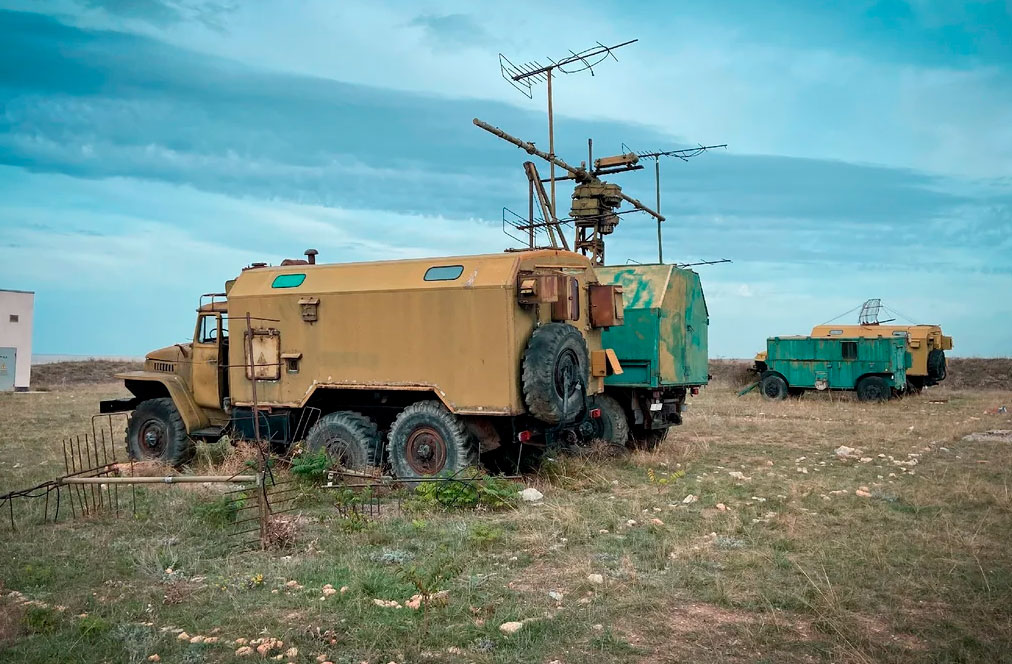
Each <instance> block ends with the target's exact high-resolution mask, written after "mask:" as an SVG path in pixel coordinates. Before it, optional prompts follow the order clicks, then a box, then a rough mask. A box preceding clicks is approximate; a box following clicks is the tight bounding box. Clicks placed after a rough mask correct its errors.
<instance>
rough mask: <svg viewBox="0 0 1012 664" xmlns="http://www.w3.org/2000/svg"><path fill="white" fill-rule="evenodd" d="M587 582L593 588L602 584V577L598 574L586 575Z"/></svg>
mask: <svg viewBox="0 0 1012 664" xmlns="http://www.w3.org/2000/svg"><path fill="white" fill-rule="evenodd" d="M587 580H588V581H590V582H591V583H593V584H594V585H595V586H599V585H601V584H602V583H604V577H603V576H601V575H600V574H588V575H587Z"/></svg>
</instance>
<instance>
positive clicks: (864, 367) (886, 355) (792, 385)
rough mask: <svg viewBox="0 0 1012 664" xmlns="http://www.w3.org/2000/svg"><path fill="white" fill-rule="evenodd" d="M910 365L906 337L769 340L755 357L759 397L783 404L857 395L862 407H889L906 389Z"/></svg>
mask: <svg viewBox="0 0 1012 664" xmlns="http://www.w3.org/2000/svg"><path fill="white" fill-rule="evenodd" d="M911 364H912V360H911V356H910V353H909V352H908V351H907V340H906V339H905V338H903V337H882V338H874V339H868V338H860V337H854V338H849V339H841V338H832V339H826V338H815V337H770V338H769V339H767V340H766V352H765V353H760V354H759V355H757V356H756V360H755V371H756V372H757V373H758V374H759V391H760V392H762V395H763V396H764V397H766V398H767V399H785V398H787V396H788V395H790V394H794V395H800V394H801V393H803V392H804V391H805V390H854V391H856V392H857V398H858V399H860V400H861V401H885V400H887V399H890V398H892V397H894V396H898V395H900V394H901V393H902V392H903V391H904V390H905V389H906V385H907V369H909V368H910V367H911Z"/></svg>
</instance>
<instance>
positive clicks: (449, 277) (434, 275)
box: [423, 265, 464, 281]
mask: <svg viewBox="0 0 1012 664" xmlns="http://www.w3.org/2000/svg"><path fill="white" fill-rule="evenodd" d="M463 273H464V266H463V265H437V266H436V267H430V268H429V269H428V270H426V271H425V276H424V277H423V279H425V281H453V280H454V279H457V278H458V277H460V275H462V274H463Z"/></svg>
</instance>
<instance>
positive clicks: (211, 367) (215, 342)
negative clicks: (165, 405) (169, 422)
mask: <svg viewBox="0 0 1012 664" xmlns="http://www.w3.org/2000/svg"><path fill="white" fill-rule="evenodd" d="M227 334H228V332H227V331H226V330H225V329H224V327H223V325H222V317H221V314H219V313H213V314H201V316H200V318H199V319H197V330H196V333H195V334H194V337H193V353H192V356H193V373H192V374H191V376H192V377H191V380H192V390H193V400H194V401H196V402H197V404H198V405H200V406H204V407H205V408H216V409H219V410H220V409H221V407H222V403H221V382H220V380H221V371H220V367H219V363H220V360H221V358H227V355H223V354H222V352H221V347H222V342H223V341H224V339H225V338H226V336H225V335H227Z"/></svg>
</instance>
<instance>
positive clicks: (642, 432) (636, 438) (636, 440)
mask: <svg viewBox="0 0 1012 664" xmlns="http://www.w3.org/2000/svg"><path fill="white" fill-rule="evenodd" d="M667 436H668V430H667V429H645V428H643V427H634V428H633V430H632V435H631V436H630V438H629V441H630V443H632V446H633V447H635V448H636V449H638V450H645V451H647V452H649V451H650V450H653V449H656V448H657V446H658V445H660V444H661V442H662V441H663V440H664V439H665V438H667Z"/></svg>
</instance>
